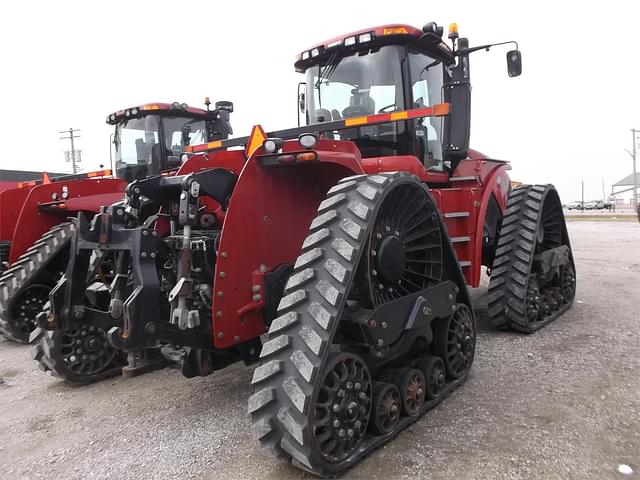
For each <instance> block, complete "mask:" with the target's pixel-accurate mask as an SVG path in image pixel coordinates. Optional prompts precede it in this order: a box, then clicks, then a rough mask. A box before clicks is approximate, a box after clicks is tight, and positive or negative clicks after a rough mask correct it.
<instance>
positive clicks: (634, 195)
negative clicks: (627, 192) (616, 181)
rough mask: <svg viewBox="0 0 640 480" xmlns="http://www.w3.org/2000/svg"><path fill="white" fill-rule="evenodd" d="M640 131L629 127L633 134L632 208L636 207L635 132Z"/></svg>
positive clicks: (635, 208)
mask: <svg viewBox="0 0 640 480" xmlns="http://www.w3.org/2000/svg"><path fill="white" fill-rule="evenodd" d="M637 133H640V131H639V130H636V129H635V128H632V129H631V134H632V135H633V155H631V156H632V157H633V208H634V210H637V209H638V179H637V178H636V177H637V173H636V134H637Z"/></svg>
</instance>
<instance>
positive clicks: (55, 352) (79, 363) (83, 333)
mask: <svg viewBox="0 0 640 480" xmlns="http://www.w3.org/2000/svg"><path fill="white" fill-rule="evenodd" d="M36 332H37V333H36V338H35V340H34V342H35V345H34V347H33V359H34V360H36V361H37V362H38V363H39V367H40V369H41V370H43V371H50V372H51V373H52V374H53V375H54V376H56V377H58V378H61V379H62V380H64V381H65V382H67V383H74V384H87V383H92V382H95V381H98V380H103V379H105V378H108V377H111V376H114V375H119V374H120V373H121V371H122V367H123V366H124V365H126V358H125V356H124V354H123V353H122V352H121V351H119V350H116V349H114V348H113V347H112V346H111V345H109V342H108V341H107V336H106V333H105V332H104V330H102V329H100V328H96V327H93V326H87V325H84V326H83V327H82V328H80V329H76V330H67V331H65V330H55V331H47V330H42V329H38V330H37V331H36Z"/></svg>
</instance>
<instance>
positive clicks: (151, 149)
mask: <svg viewBox="0 0 640 480" xmlns="http://www.w3.org/2000/svg"><path fill="white" fill-rule="evenodd" d="M230 111H232V104H230V103H229V102H220V103H219V104H217V105H216V109H215V110H213V111H209V108H208V105H207V110H203V109H199V108H192V107H188V106H187V105H186V104H179V103H177V102H175V103H173V104H166V103H153V104H146V105H140V106H137V107H132V108H129V109H126V110H121V111H118V112H115V113H113V114H111V115H109V116H108V117H107V123H109V124H110V125H114V126H115V133H114V138H113V146H114V150H115V177H112V176H111V170H105V171H100V172H91V173H83V174H78V175H67V176H62V177H57V178H53V179H48V177H45V180H43V181H31V182H24V183H23V184H22V185H21V186H20V188H14V189H11V190H6V191H3V192H2V193H0V204H2V215H1V219H0V243H1V246H2V248H1V249H0V253H1V254H2V258H0V272H2V273H1V276H0V332H1V333H3V334H4V335H5V336H6V337H7V338H9V339H11V340H15V341H17V342H22V343H27V342H28V340H29V335H30V333H31V331H32V330H33V329H34V327H35V316H36V314H37V313H39V312H40V311H41V310H42V306H43V305H44V303H45V302H46V301H47V299H48V296H49V291H50V290H51V288H52V287H53V285H55V283H56V281H57V280H58V279H59V277H60V276H61V275H62V273H64V270H65V268H66V264H67V261H68V257H69V254H68V249H69V240H70V238H71V232H72V231H73V229H74V224H73V222H71V221H69V217H75V216H76V215H77V214H78V213H79V212H85V213H91V214H95V213H98V212H99V211H100V207H101V206H102V205H111V204H113V203H115V202H118V201H122V199H123V197H124V189H125V187H126V185H127V183H129V182H131V181H132V180H134V179H136V178H144V177H145V176H147V175H157V174H159V173H160V172H161V171H167V170H169V171H170V170H173V171H175V170H177V168H178V167H179V166H180V164H181V157H180V156H181V155H182V152H183V148H184V147H185V146H187V145H189V143H190V142H193V143H196V144H197V143H203V142H206V141H208V140H217V139H222V138H227V136H228V134H229V133H230V132H231V127H230V124H229V122H228V118H229V112H230Z"/></svg>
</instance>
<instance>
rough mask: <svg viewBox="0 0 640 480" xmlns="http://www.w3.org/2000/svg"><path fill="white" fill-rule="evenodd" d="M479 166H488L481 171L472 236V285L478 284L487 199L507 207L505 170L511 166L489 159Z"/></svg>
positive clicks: (507, 182) (506, 174)
mask: <svg viewBox="0 0 640 480" xmlns="http://www.w3.org/2000/svg"><path fill="white" fill-rule="evenodd" d="M481 167H482V168H483V169H484V168H485V167H489V168H488V171H487V170H485V172H486V173H485V172H482V173H483V174H484V175H481V177H480V178H481V181H482V183H483V184H484V188H483V189H482V192H483V194H482V197H481V198H480V209H479V210H478V214H477V216H476V227H475V228H476V230H475V231H476V232H477V233H478V234H476V235H475V236H474V241H475V245H474V248H473V259H472V261H471V264H472V267H473V268H472V271H471V272H470V273H471V278H470V279H469V280H470V281H469V284H470V285H471V286H472V287H477V286H478V285H479V284H480V273H481V268H480V267H481V266H482V241H483V235H482V232H483V231H484V222H485V217H486V215H487V207H488V205H489V200H490V199H491V196H493V197H494V198H495V199H496V201H497V202H498V206H499V207H500V210H502V212H504V211H505V209H506V208H507V193H508V192H509V174H508V173H507V170H510V169H511V166H510V165H509V164H507V163H505V162H496V161H491V160H488V159H487V160H483V161H482V165H481Z"/></svg>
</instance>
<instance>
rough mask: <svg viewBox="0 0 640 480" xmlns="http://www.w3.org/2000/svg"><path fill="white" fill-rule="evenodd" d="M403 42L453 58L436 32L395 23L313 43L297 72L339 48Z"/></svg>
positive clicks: (303, 54)
mask: <svg viewBox="0 0 640 480" xmlns="http://www.w3.org/2000/svg"><path fill="white" fill-rule="evenodd" d="M402 44H410V45H415V46H417V47H423V48H425V49H429V50H431V51H432V52H433V53H439V54H440V56H442V57H445V58H443V59H451V60H453V53H452V51H451V48H450V47H449V45H447V44H446V43H445V42H444V40H443V39H442V37H441V36H439V35H437V34H436V33H435V32H431V31H427V32H425V31H423V30H422V29H419V28H416V27H413V26H411V25H405V24H400V23H393V24H388V25H380V26H377V27H370V28H364V29H361V30H356V31H355V32H350V33H347V34H345V35H340V36H338V37H334V38H330V39H329V40H326V41H324V42H322V43H318V44H316V45H313V46H312V47H310V48H307V49H305V50H303V51H302V52H300V53H299V54H298V56H297V57H296V61H295V64H294V66H295V69H296V71H297V72H300V73H302V72H304V71H305V70H306V69H307V68H309V67H310V66H312V65H315V64H317V63H320V62H321V61H322V60H323V59H325V58H327V57H328V56H329V55H332V54H333V53H334V52H337V51H341V50H342V51H344V52H345V53H347V54H349V53H351V52H355V51H357V50H360V49H364V48H371V47H379V46H381V45H402Z"/></svg>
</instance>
